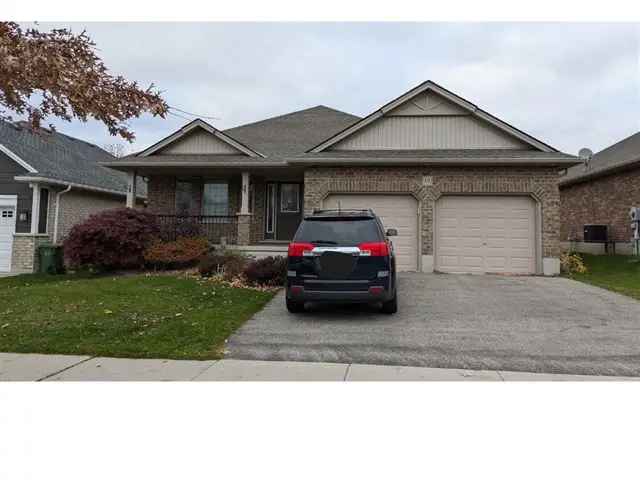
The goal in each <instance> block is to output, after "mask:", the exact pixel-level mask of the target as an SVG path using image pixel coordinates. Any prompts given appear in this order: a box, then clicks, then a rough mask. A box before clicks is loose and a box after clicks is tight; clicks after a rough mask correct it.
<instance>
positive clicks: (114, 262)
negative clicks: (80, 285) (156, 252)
mask: <svg viewBox="0 0 640 480" xmlns="http://www.w3.org/2000/svg"><path fill="white" fill-rule="evenodd" d="M158 234H159V228H158V223H157V221H156V217H155V216H154V215H153V214H151V213H147V212H145V211H144V210H137V209H133V208H117V209H114V210H105V211H103V212H100V213H97V214H95V215H91V216H90V217H89V218H88V219H87V220H85V221H84V222H82V223H79V224H77V225H75V226H74V227H73V228H72V229H71V231H70V232H69V235H68V236H67V238H66V240H65V241H64V256H65V261H66V263H67V265H69V266H70V267H72V268H96V269H99V270H112V269H117V268H125V269H126V268H138V267H142V266H143V265H144V251H145V249H146V248H147V247H148V246H149V245H150V244H151V243H152V242H153V241H154V239H155V238H157V237H158Z"/></svg>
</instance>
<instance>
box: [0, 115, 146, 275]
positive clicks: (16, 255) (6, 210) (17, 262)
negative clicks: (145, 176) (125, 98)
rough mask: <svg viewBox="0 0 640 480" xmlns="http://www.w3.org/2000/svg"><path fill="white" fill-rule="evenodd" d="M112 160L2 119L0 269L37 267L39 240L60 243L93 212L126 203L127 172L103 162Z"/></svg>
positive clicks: (86, 147) (59, 137) (64, 137)
mask: <svg viewBox="0 0 640 480" xmlns="http://www.w3.org/2000/svg"><path fill="white" fill-rule="evenodd" d="M114 158H115V157H113V156H111V155H110V154H108V153H107V152H105V151H104V150H102V149H101V148H99V147H97V146H95V145H92V144H90V143H87V142H84V141H82V140H78V139H76V138H73V137H69V136H67V135H64V134H62V133H59V132H51V131H49V130H39V131H37V132H35V131H33V130H32V129H31V128H29V127H28V126H27V125H26V124H24V123H15V124H14V123H9V122H5V121H0V272H9V271H10V272H20V273H23V272H32V271H34V270H35V269H37V248H38V246H39V245H40V244H42V243H44V242H54V243H59V242H61V241H62V240H63V239H64V237H65V236H66V235H67V233H68V232H69V230H70V229H71V227H72V226H73V225H74V224H76V223H77V222H79V221H81V220H84V219H85V218H87V217H88V216H89V215H91V214H93V213H96V212H99V211H101V210H105V209H109V208H116V207H122V206H124V205H125V198H126V196H127V179H126V175H125V174H123V173H121V172H116V171H114V170H111V169H109V168H105V167H103V166H101V165H100V164H99V162H104V161H109V160H113V159H114ZM144 190H146V186H145V185H144V184H142V185H141V189H138V192H139V193H140V194H141V195H142V194H144V193H145V192H144Z"/></svg>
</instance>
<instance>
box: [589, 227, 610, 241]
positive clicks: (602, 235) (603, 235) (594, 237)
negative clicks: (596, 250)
mask: <svg viewBox="0 0 640 480" xmlns="http://www.w3.org/2000/svg"><path fill="white" fill-rule="evenodd" d="M583 233H584V235H583V238H584V241H585V242H593V243H607V242H608V241H609V228H608V226H607V225H585V226H584V230H583Z"/></svg>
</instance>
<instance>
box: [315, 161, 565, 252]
mask: <svg viewBox="0 0 640 480" xmlns="http://www.w3.org/2000/svg"><path fill="white" fill-rule="evenodd" d="M425 176H430V177H432V181H433V184H432V185H431V186H427V185H423V177H425ZM558 178H559V177H558V172H557V170H556V169H554V168H506V167H495V168H489V167H487V168H446V167H438V168H429V167H380V168H373V167H325V168H320V167H318V168H311V169H308V170H307V171H306V172H305V193H304V208H305V211H306V212H307V213H310V212H311V210H313V209H314V208H319V207H321V206H322V200H323V199H324V198H325V197H326V196H327V195H328V194H330V193H349V192H361V193H370V192H379V193H399V192H403V193H410V194H412V195H413V196H415V197H416V198H417V199H418V200H419V201H420V202H421V214H422V225H421V226H420V228H421V234H422V235H421V236H422V253H423V255H433V209H434V205H435V202H436V200H437V199H438V198H439V197H440V196H441V195H443V194H451V193H514V194H530V195H532V196H533V197H534V198H535V199H536V200H537V201H538V202H539V203H540V205H541V211H542V250H543V252H542V253H543V257H558V256H559V253H560V244H559V231H560V198H559V192H558Z"/></svg>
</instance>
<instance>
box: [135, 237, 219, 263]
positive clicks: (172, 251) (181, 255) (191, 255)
mask: <svg viewBox="0 0 640 480" xmlns="http://www.w3.org/2000/svg"><path fill="white" fill-rule="evenodd" d="M208 251H209V241H208V240H207V239H206V238H187V237H185V238H179V239H177V240H175V241H173V242H156V243H153V244H152V245H151V246H150V247H148V248H147V249H146V250H145V252H144V259H145V260H146V261H147V263H148V264H150V265H152V266H154V267H156V268H163V269H170V268H184V267H189V266H191V265H195V264H196V262H198V260H200V259H201V258H202V257H203V256H204V255H205V254H206V253H207V252H208Z"/></svg>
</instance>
